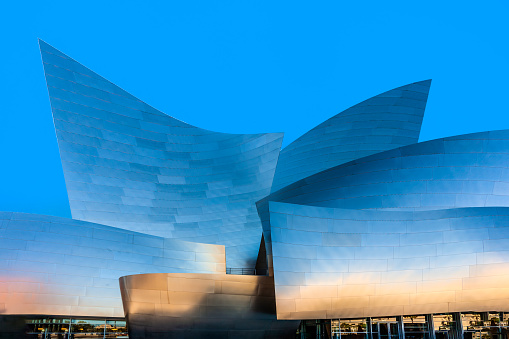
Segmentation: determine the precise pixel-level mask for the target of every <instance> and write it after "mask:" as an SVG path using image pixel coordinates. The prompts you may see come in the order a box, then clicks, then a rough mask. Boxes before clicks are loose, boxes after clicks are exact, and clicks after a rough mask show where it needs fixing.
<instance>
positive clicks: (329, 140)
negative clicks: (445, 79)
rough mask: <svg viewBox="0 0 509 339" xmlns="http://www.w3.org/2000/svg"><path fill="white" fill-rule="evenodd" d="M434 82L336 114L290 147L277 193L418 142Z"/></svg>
mask: <svg viewBox="0 0 509 339" xmlns="http://www.w3.org/2000/svg"><path fill="white" fill-rule="evenodd" d="M430 85H431V80H426V81H420V82H415V83H412V84H409V85H405V86H401V87H398V88H395V89H392V90H390V91H387V92H384V93H382V94H379V95H377V96H374V97H372V98H370V99H367V100H365V101H363V102H361V103H359V104H357V105H355V106H352V107H350V108H349V109H347V110H345V111H343V112H341V113H339V114H337V115H336V116H334V117H332V118H330V119H329V120H327V121H325V122H323V123H321V124H320V125H318V126H316V127H315V128H313V129H311V130H310V131H309V132H307V133H306V134H304V135H302V136H301V137H300V138H298V139H297V140H295V141H294V142H292V143H291V144H290V145H288V146H286V147H285V148H284V149H283V150H282V151H281V154H280V155H279V160H278V164H277V167H276V173H275V175H274V183H273V185H272V190H271V192H275V191H277V190H279V189H281V188H283V187H285V186H288V185H289V184H291V183H294V182H296V181H299V180H300V179H303V178H305V177H308V176H310V175H313V174H315V173H318V172H321V171H323V170H326V169H329V168H331V167H335V166H337V165H340V164H343V163H346V162H349V161H351V160H355V159H358V158H362V157H365V156H368V155H371V154H374V153H378V152H382V151H386V150H389V149H393V148H396V147H400V146H406V145H410V144H414V143H416V142H417V141H418V140H419V133H420V131H421V124H422V118H423V116H424V109H425V107H426V101H427V99H428V93H429V88H430Z"/></svg>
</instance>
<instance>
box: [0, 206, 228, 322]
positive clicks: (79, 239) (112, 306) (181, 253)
mask: <svg viewBox="0 0 509 339" xmlns="http://www.w3.org/2000/svg"><path fill="white" fill-rule="evenodd" d="M0 259H1V260H0V313H2V314H47V315H54V316H59V315H60V316H91V317H97V316H102V317H122V316H123V311H122V302H121V299H120V291H119V288H118V278H119V277H121V276H123V275H126V274H137V273H157V272H201V273H224V271H225V252H224V246H221V245H210V244H199V243H190V242H187V241H181V240H175V239H165V238H161V237H156V236H152V235H148V234H142V233H137V232H132V231H128V230H124V229H119V228H115V227H110V226H104V225H99V224H93V223H89V222H85V221H79V220H72V219H67V218H59V217H51V216H44V215H36V214H24V213H11V212H0Z"/></svg>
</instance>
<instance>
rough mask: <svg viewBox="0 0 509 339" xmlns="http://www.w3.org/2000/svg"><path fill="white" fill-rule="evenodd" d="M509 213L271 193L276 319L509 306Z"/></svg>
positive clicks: (505, 210)
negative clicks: (373, 207)
mask: <svg viewBox="0 0 509 339" xmlns="http://www.w3.org/2000/svg"><path fill="white" fill-rule="evenodd" d="M508 220H509V208H507V207H479V208H458V209H445V210H438V211H413V212H412V211H389V212H388V211H370V210H364V211H358V210H349V209H334V208H326V207H315V206H301V205H295V204H286V203H278V202H270V221H271V232H272V248H273V260H274V280H275V289H276V305H277V313H278V319H306V318H310V319H334V318H355V317H376V316H392V315H412V314H427V313H449V312H465V311H472V310H475V311H477V312H483V311H493V310H497V311H508V310H509V288H508V286H507V279H509V223H508Z"/></svg>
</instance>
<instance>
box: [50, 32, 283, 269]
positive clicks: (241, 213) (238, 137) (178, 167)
mask: <svg viewBox="0 0 509 339" xmlns="http://www.w3.org/2000/svg"><path fill="white" fill-rule="evenodd" d="M40 47H41V54H42V60H43V63H44V72H45V75H46V81H47V85H48V91H49V95H50V102H51V107H52V112H53V119H54V123H55V129H56V134H57V139H58V145H59V149H60V157H61V159H62V165H63V169H64V177H65V181H66V185H67V192H68V195H69V202H70V206H71V212H72V216H73V218H74V219H79V220H86V221H90V222H97V223H101V224H105V225H109V226H114V227H120V228H125V229H129V230H133V231H137V232H143V233H147V234H152V235H157V236H162V237H168V238H179V239H184V240H189V241H196V242H201V243H211V244H221V245H225V246H226V254H227V263H228V266H230V267H251V268H253V267H254V265H255V262H256V258H257V253H258V248H259V243H260V235H261V232H262V230H261V225H260V220H259V218H258V214H257V211H256V207H255V202H256V201H257V200H259V199H261V198H263V197H264V196H266V195H267V194H269V193H270V187H271V184H272V179H273V175H274V171H275V167H276V162H277V158H278V155H279V151H280V147H281V142H282V139H283V134H282V133H268V134H250V135H247V134H225V133H216V132H211V131H207V130H204V129H200V128H197V127H194V126H191V125H188V124H186V123H184V122H182V121H179V120H177V119H175V118H172V117H170V116H168V115H166V114H164V113H162V112H160V111H158V110H156V109H154V108H152V107H151V106H149V105H147V104H145V103H144V102H142V101H140V100H138V99H137V98H135V97H133V96H132V95H130V94H129V93H127V92H125V91H124V90H122V89H120V88H119V87H117V86H115V85H114V84H112V83H111V82H109V81H107V80H105V79H104V78H102V77H100V76H99V75H97V74H96V73H94V72H92V71H90V70H89V69H87V68H86V67H84V66H82V65H81V64H79V63H78V62H76V61H74V60H73V59H71V58H69V57H68V56H66V55H64V54H62V53H61V52H59V51H57V50H56V49H54V48H53V47H51V46H49V45H48V44H46V43H44V42H42V41H41V42H40Z"/></svg>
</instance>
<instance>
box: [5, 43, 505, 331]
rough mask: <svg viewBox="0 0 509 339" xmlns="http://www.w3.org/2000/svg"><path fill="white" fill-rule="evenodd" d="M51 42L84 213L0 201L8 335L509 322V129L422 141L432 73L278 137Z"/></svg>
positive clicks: (57, 107)
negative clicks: (6, 208)
mask: <svg viewBox="0 0 509 339" xmlns="http://www.w3.org/2000/svg"><path fill="white" fill-rule="evenodd" d="M40 48H41V54H42V61H43V65H44V72H45V76H46V82H47V86H48V91H49V97H50V103H51V111H52V114H53V119H54V125H55V131H56V136H57V139H58V145H59V149H60V157H61V162H62V167H63V171H64V177H65V182H66V187H67V193H68V198H69V204H70V207H71V213H72V219H68V218H60V217H53V216H46V215H35V214H24V213H15V212H0V258H1V260H0V332H1V333H0V337H2V338H34V339H35V338H38V339H48V338H60V339H71V338H76V339H77V338H128V337H129V338H131V339H145V338H146V339H156V338H157V339H164V338H184V339H185V338H221V339H222V338H242V339H251V338H292V339H293V338H299V339H304V338H323V339H331V338H342V339H463V338H465V339H508V338H509V130H500V131H489V132H481V133H474V134H466V135H459V136H453V137H448V138H443V139H437V140H431V141H426V142H418V139H419V133H420V128H421V123H422V119H423V115H424V110H425V106H426V101H427V98H428V92H429V89H430V85H431V81H429V80H426V81H421V82H416V83H412V84H409V85H405V86H402V87H398V88H395V89H392V90H389V91H387V92H385V93H382V94H379V95H377V96H375V97H372V98H369V99H367V100H365V101H363V102H361V103H359V104H357V105H355V106H353V107H350V108H349V109H347V110H345V111H343V112H341V113H339V114H337V115H335V116H333V117H331V118H330V119H329V120H327V121H325V122H323V123H322V124H320V125H318V126H316V127H314V128H313V129H311V130H309V132H307V133H305V134H304V135H302V136H301V137H299V138H298V139H297V140H295V141H294V142H292V143H291V144H289V145H288V146H286V147H285V148H283V149H281V145H282V140H283V134H282V133H260V134H226V133H219V132H213V131H209V130H205V129H202V128H199V127H195V126H191V125H189V124H186V123H184V122H182V121H180V120H177V119H176V118H173V117H171V116H168V115H166V114H164V113H162V112H160V111H158V110H156V109H154V108H153V107H151V106H149V105H147V104H146V103H144V102H142V101H140V100H139V99H137V98H136V97H134V96H132V95H131V94H129V93H127V92H125V91H124V90H122V89H120V88H119V87H117V86H116V85H114V84H113V83H111V82H109V81H108V80H106V79H104V78H102V77H101V76H99V75H97V74H96V73H94V72H92V71H91V70H89V69H88V68H86V67H84V66H82V65H81V64H79V63H78V62H76V61H74V60H73V59H71V58H70V57H68V56H67V55H65V54H63V53H61V52H59V51H58V50H56V49H55V48H53V47H51V46H49V45H48V44H46V43H44V42H42V41H40ZM48 114H49V109H48Z"/></svg>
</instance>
